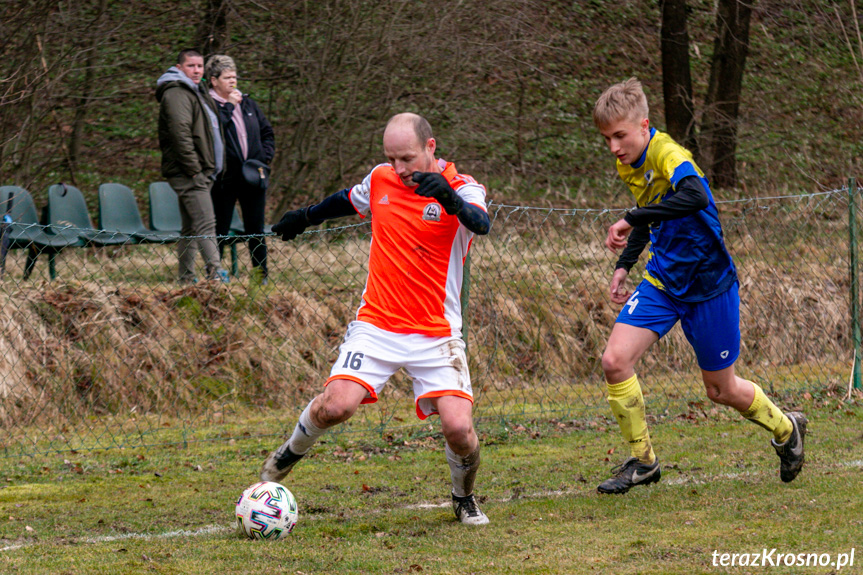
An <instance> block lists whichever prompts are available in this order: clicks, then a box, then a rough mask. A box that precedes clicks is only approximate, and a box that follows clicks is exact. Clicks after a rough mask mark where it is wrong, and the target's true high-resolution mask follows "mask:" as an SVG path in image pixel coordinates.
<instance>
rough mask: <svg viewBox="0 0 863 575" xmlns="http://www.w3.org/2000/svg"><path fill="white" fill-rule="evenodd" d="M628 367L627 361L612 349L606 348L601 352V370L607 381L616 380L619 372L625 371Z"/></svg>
mask: <svg viewBox="0 0 863 575" xmlns="http://www.w3.org/2000/svg"><path fill="white" fill-rule="evenodd" d="M630 368H631V366H630V365H629V362H628V361H626V359H625V358H623V357H621V356H620V354H618V353H616V352H615V351H614V350H611V349H606V350H605V352H604V353H603V354H602V371H603V373H605V376H606V379H608V380H609V381H612V380H613V381H616V380H617V379H619V378H618V377H617V376H618V375H619V374H621V373H624V372H627V371H628V370H629V369H630Z"/></svg>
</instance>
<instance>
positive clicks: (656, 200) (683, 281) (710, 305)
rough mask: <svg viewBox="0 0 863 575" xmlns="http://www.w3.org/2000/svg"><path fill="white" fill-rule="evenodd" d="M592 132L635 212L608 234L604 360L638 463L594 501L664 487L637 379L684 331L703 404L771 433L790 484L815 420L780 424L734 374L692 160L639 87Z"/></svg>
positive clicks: (728, 323)
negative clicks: (610, 265)
mask: <svg viewBox="0 0 863 575" xmlns="http://www.w3.org/2000/svg"><path fill="white" fill-rule="evenodd" d="M593 120H594V123H595V124H596V126H597V128H598V129H599V131H600V133H601V134H602V136H603V138H605V142H606V144H607V145H608V148H609V150H610V151H611V153H612V154H614V156H615V157H616V158H617V171H618V174H619V175H620V177H621V179H622V180H623V181H624V182H625V183H626V185H627V186H628V187H629V190H630V191H631V192H632V194H633V195H634V196H635V200H636V204H637V207H636V208H635V209H633V210H631V211H630V212H628V213H627V214H626V216H625V217H624V218H622V219H621V220H619V221H617V222H616V223H615V224H613V225H612V226H611V227H610V228H609V230H608V236H607V238H606V241H605V245H606V246H607V247H608V248H609V249H610V250H612V251H615V252H617V251H618V250H620V249H623V252H622V253H621V255H620V258H619V259H618V261H617V264H616V266H615V270H614V275H613V276H612V279H611V285H610V295H611V299H612V301H613V302H615V303H619V304H624V305H623V309H622V310H621V312H620V315H619V316H618V317H617V321H616V323H615V325H614V328H613V329H612V332H611V336H610V337H609V340H608V344H607V346H606V349H605V352H604V353H603V356H602V369H603V372H604V374H605V379H606V383H607V386H608V401H609V403H610V404H611V411H612V412H613V413H614V416H615V418H616V419H617V422H618V424H619V425H620V430H621V433H622V434H623V437H624V439H625V440H626V441H627V443H628V444H629V447H630V454H631V457H629V458H628V459H627V460H626V461H624V462H623V463H622V464H621V465H620V466H618V467H616V468H615V469H614V470H613V477H611V478H610V479H607V480H606V481H604V482H602V483H601V484H600V485H599V487H598V488H597V489H598V491H599V492H600V493H626V492H627V491H629V489H630V488H631V487H633V486H635V485H647V484H650V483H654V482H656V481H659V478H660V476H661V469H660V465H659V459H658V458H657V457H656V455H655V454H654V451H653V446H652V444H651V442H650V434H649V433H648V430H647V422H646V419H645V407H644V398H643V397H642V394H641V386H640V385H639V383H638V376H637V375H636V373H635V369H634V368H635V364H636V363H637V362H638V360H639V359H640V358H641V356H642V355H643V354H644V353H645V352H646V351H647V349H648V348H649V347H650V346H651V345H653V344H654V343H656V342H657V341H658V340H659V338H661V337H662V336H664V335H665V334H666V333H668V331H669V330H670V329H671V328H672V327H673V326H674V325H675V324H676V323H677V322H678V321H680V322H681V327H682V328H683V332H684V334H685V335H686V338H687V340H688V341H689V343H690V344H691V345H692V348H693V350H694V351H695V355H696V357H697V359H698V365H699V367H700V368H701V376H702V379H703V381H704V386H705V388H706V390H707V396H708V397H709V398H710V399H711V400H712V401H715V402H716V403H720V404H723V405H728V406H730V407H733V408H734V409H736V410H737V411H739V412H740V414H741V415H742V416H743V417H745V418H746V419H748V420H750V421H752V422H753V423H755V424H757V425H760V426H761V427H763V428H764V429H766V430H767V431H769V432H770V433H771V434H772V436H773V438H772V440H771V443H772V445H773V448H774V449H775V450H776V453H777V454H778V455H779V459H780V477H781V479H782V481H785V482H789V481H793V480H794V478H795V477H796V476H797V474H798V473H799V472H800V469H801V468H802V467H803V460H804V454H803V440H804V437H805V435H806V423H807V420H806V417H804V415H803V414H802V413H797V412H792V413H788V414H783V413H782V411H780V410H779V408H777V407H776V406H775V405H774V404H773V403H772V402H771V401H770V399H768V398H767V396H766V395H765V394H764V392H763V391H762V390H761V388H760V387H758V386H757V385H756V384H754V383H753V382H751V381H748V380H745V379H743V378H741V377H739V376H737V375H736V374H735V373H734V362H735V361H736V360H737V357H738V355H739V354H740V299H739V296H738V282H737V271H736V269H735V267H734V263H733V262H732V260H731V256H730V255H729V254H728V251H727V250H726V249H725V242H724V240H723V234H722V227H721V225H720V223H719V216H718V213H717V210H716V204H715V203H714V201H713V197H712V195H711V192H710V187H709V186H708V183H707V180H706V179H705V177H704V174H703V172H702V171H701V170H700V169H699V168H698V166H697V165H696V164H695V162H694V161H693V159H692V154H691V153H690V152H689V151H687V150H686V149H685V148H683V147H682V146H680V145H679V144H677V143H676V142H675V141H674V140H672V139H671V137H669V136H668V135H667V134H664V133H662V132H659V131H657V130H656V129H654V128H651V127H650V120H649V119H648V105H647V97H646V96H645V94H644V91H643V90H642V87H641V83H640V82H639V81H638V80H636V79H635V78H630V79H629V80H627V81H625V82H622V83H620V84H615V85H614V86H612V87H610V88H608V89H607V90H606V91H605V92H603V94H602V95H601V96H600V98H599V99H598V100H597V102H596V105H595V106H594V109H593ZM648 242H650V244H651V247H650V250H649V252H650V255H649V258H648V260H647V265H646V270H645V274H644V280H643V281H642V282H641V283H640V284H639V285H638V287H637V288H636V290H635V292H632V293H630V292H629V290H628V289H627V288H626V285H625V284H626V277H627V275H628V273H629V270H630V268H631V267H632V266H633V264H635V262H636V261H637V260H638V257H639V255H640V254H641V252H642V250H643V249H644V247H645V246H646V245H647V243H648Z"/></svg>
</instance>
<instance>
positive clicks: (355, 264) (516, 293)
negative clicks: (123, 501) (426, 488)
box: [0, 206, 850, 437]
mask: <svg viewBox="0 0 863 575" xmlns="http://www.w3.org/2000/svg"><path fill="white" fill-rule="evenodd" d="M798 208H799V206H798ZM756 214H757V212H756ZM612 217H614V214H609V215H597V212H589V213H587V214H580V213H578V214H577V213H570V212H562V211H559V212H549V211H547V210H535V211H525V210H510V211H506V210H505V209H502V208H501V209H498V210H497V212H496V221H495V229H494V231H493V234H492V235H491V236H489V237H487V238H478V239H477V240H476V241H475V242H474V247H473V250H472V253H471V291H470V296H469V302H470V307H469V313H468V316H467V325H466V330H467V333H468V342H469V355H470V363H471V373H472V376H473V382H474V388H475V392H476V394H477V415H478V416H481V417H482V416H490V417H507V416H510V415H512V414H527V413H539V412H570V411H573V410H578V409H583V408H585V407H587V408H590V407H595V406H596V405H598V404H601V394H600V390H601V383H602V379H601V372H600V369H599V359H600V357H601V354H602V350H603V348H604V345H605V341H606V339H607V337H608V334H609V332H610V330H611V327H612V326H613V324H614V320H615V317H616V314H617V312H618V308H617V307H614V306H611V305H610V304H609V303H608V300H607V297H606V290H607V282H608V279H609V278H610V275H611V270H612V268H613V265H612V263H613V260H612V257H611V255H610V254H608V252H607V251H606V250H605V249H604V247H603V245H602V240H603V239H604V230H605V228H606V227H607V225H608V222H609V220H610V218H612ZM795 217H796V218H798V219H797V220H795ZM812 217H814V216H813V213H812V210H811V209H805V206H804V208H799V209H797V210H791V211H790V212H788V213H785V214H783V218H784V219H778V218H774V220H773V221H772V223H773V224H775V225H777V226H779V225H782V226H787V227H784V228H783V227H777V228H776V229H774V230H770V229H765V228H763V227H762V226H759V224H760V223H761V222H760V221H758V220H757V219H753V218H747V216H746V214H744V213H741V214H736V215H734V214H733V218H732V223H731V225H729V226H728V243H729V246H732V249H733V250H734V251H735V252H736V251H739V252H740V254H741V255H740V257H738V258H737V263H738V269H739V272H740V276H741V280H742V281H741V299H742V301H743V307H742V310H741V314H742V318H741V320H742V321H741V328H742V337H743V346H744V347H743V353H742V355H741V361H740V362H739V364H738V365H739V371H740V372H741V373H742V374H743V375H744V376H747V377H749V378H751V379H755V380H756V381H759V382H761V383H762V384H764V385H766V386H767V388H768V389H771V390H772V391H774V392H789V393H791V392H795V391H797V390H805V389H812V388H816V387H824V386H831V385H832V386H842V385H844V384H845V382H846V381H847V373H848V371H849V369H850V343H849V341H848V336H847V334H848V333H849V320H848V315H849V314H848V303H847V297H846V294H845V291H846V290H847V269H846V264H845V258H846V255H845V254H847V248H845V247H844V246H843V245H842V241H843V237H842V230H841V226H838V225H837V224H835V223H834V222H833V221H832V220H827V221H828V224H827V225H825V226H823V228H824V229H821V228H819V227H817V226H815V227H812V226H810V225H809V220H810V219H811V218H812ZM801 219H802V221H801ZM744 224H745V225H744ZM367 230H368V228H367V227H365V226H361V227H358V228H352V229H347V230H336V231H329V232H323V233H312V234H306V235H305V236H304V237H303V238H302V239H301V240H300V241H297V242H292V243H287V244H286V243H282V242H275V241H272V242H270V247H271V267H272V271H271V278H272V281H271V283H270V284H269V285H268V286H264V287H261V286H257V285H256V284H254V282H252V281H251V280H248V281H247V278H245V277H242V278H240V280H239V281H237V280H235V281H234V282H232V283H230V284H228V285H221V284H215V283H208V282H203V283H199V284H196V285H193V286H177V285H176V284H173V283H172V281H171V280H170V279H167V278H170V276H171V274H172V273H173V266H174V265H175V261H176V260H175V259H174V256H173V255H172V249H173V248H172V247H170V246H146V247H145V246H132V247H126V248H122V249H121V250H117V251H115V252H113V253H108V252H104V253H103V252H88V251H84V250H80V251H69V252H67V253H64V254H62V255H61V256H60V258H59V260H60V261H59V262H58V270H59V272H60V278H61V279H60V280H59V281H56V282H52V283H47V282H38V281H37V282H33V283H23V282H16V281H8V280H9V279H10V278H16V277H19V276H18V272H17V270H16V265H17V264H19V263H20V262H19V261H16V260H15V258H12V259H11V260H10V264H11V265H10V268H11V273H10V274H9V275H7V281H6V282H5V283H4V284H3V288H2V290H0V303H2V309H3V311H2V314H0V381H2V384H0V395H2V397H3V404H2V408H0V423H2V427H3V428H4V429H5V430H6V431H8V432H9V433H10V437H11V436H12V434H16V433H17V432H20V431H21V430H23V429H25V428H27V427H29V426H30V424H32V423H35V422H37V421H38V423H39V426H41V427H42V428H44V427H45V426H46V423H45V422H46V421H51V422H56V423H57V426H56V427H57V430H59V432H62V427H63V426H64V425H66V426H69V427H70V428H72V427H75V426H76V425H77V424H79V423H83V424H84V426H85V427H86V428H88V429H89V430H91V431H92V429H93V428H94V427H96V428H98V427H100V426H104V428H105V429H107V430H111V429H126V428H130V429H136V428H137V429H140V428H142V426H143V429H144V430H145V431H147V432H153V431H154V426H155V427H156V428H158V426H160V425H163V423H159V422H156V423H146V424H144V423H143V422H147V421H149V420H148V419H147V417H146V416H147V414H159V415H160V416H163V417H165V418H171V419H172V421H173V418H179V419H181V420H188V419H189V418H191V419H193V420H194V419H195V418H197V417H207V415H206V414H212V413H220V414H228V413H230V412H238V411H241V410H248V408H250V407H251V408H253V409H263V410H266V409H284V408H286V407H291V406H296V405H301V404H303V403H304V401H305V400H306V399H308V398H309V397H311V396H312V395H314V394H315V393H317V391H318V390H319V389H320V385H321V383H322V382H323V380H324V379H325V378H326V376H327V374H328V373H329V369H330V366H331V362H332V361H333V360H334V358H335V357H336V356H337V348H338V345H339V344H340V343H341V338H342V335H343V332H344V327H345V325H346V324H347V323H348V322H349V321H350V320H351V319H352V318H353V317H354V314H355V310H356V307H357V305H358V304H359V297H360V293H361V291H362V286H363V283H364V281H365V273H366V272H365V262H366V259H367V257H368V240H369V238H368V235H367ZM812 230H816V231H817V230H820V234H816V233H814V232H813V231H812ZM802 234H810V235H809V236H808V237H807V236H803V235H802ZM244 252H245V250H244V249H243V248H241V254H242V257H243V258H245V256H246V254H245V253H244ZM735 255H736V254H735ZM22 259H23V258H22ZM636 275H637V274H636ZM75 277H77V278H79V279H74V278H75ZM161 278H166V279H161ZM634 279H637V278H634ZM639 372H640V373H641V374H642V376H643V379H644V380H645V386H646V389H647V390H648V393H649V394H650V395H651V396H652V399H651V401H652V402H654V404H662V403H663V402H665V403H669V402H675V401H680V400H681V399H683V400H688V401H698V400H701V399H702V397H703V394H702V392H701V389H700V382H699V380H698V378H697V375H696V374H697V367H696V366H695V364H694V361H693V355H692V352H691V349H690V347H689V344H688V343H687V342H686V339H685V338H684V336H683V334H682V332H681V331H680V329H679V328H675V329H674V330H672V332H671V333H670V334H669V335H668V337H666V338H664V339H663V340H662V342H661V343H660V345H658V346H656V348H655V349H654V350H652V351H651V353H650V354H648V355H647V356H646V357H645V358H644V361H643V363H642V365H641V366H640V367H639ZM410 395H411V392H410V383H409V382H408V381H407V380H406V379H405V378H396V379H395V380H394V382H393V383H392V385H391V386H390V388H389V389H388V390H387V392H386V393H384V394H383V396H382V398H381V401H380V402H379V403H378V404H377V405H376V406H374V407H372V408H369V409H366V410H364V416H363V419H360V420H358V421H357V422H356V423H355V425H357V426H362V425H366V426H369V427H379V426H382V425H383V426H385V425H387V424H392V425H395V424H400V423H402V422H404V421H405V419H407V420H408V421H413V416H412V415H411V410H412V406H411V405H410V402H409V401H405V397H410ZM128 414H135V415H134V418H135V421H136V422H137V423H134V422H132V421H131V420H130V418H129V416H128ZM46 435H48V436H50V435H51V433H50V432H49V433H46Z"/></svg>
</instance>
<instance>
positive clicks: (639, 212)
mask: <svg viewBox="0 0 863 575" xmlns="http://www.w3.org/2000/svg"><path fill="white" fill-rule="evenodd" d="M709 203H710V200H709V199H708V197H707V191H706V190H705V189H704V186H703V185H702V184H701V180H699V179H698V178H696V177H695V176H686V177H685V178H683V179H682V180H680V181H679V182H677V186H675V193H674V195H673V196H671V197H667V198H666V199H664V200H662V201H661V202H659V203H658V204H652V205H650V206H644V207H643V208H636V209H634V210H632V211H631V212H629V213H628V214H626V216H625V219H626V221H627V222H629V224H630V225H631V226H633V227H636V226H642V225H645V224H650V223H653V222H664V221H667V220H676V219H678V218H684V217H686V216H689V215H691V214H694V213H695V212H698V211H701V210H703V209H704V208H706V207H707V206H708V204H709Z"/></svg>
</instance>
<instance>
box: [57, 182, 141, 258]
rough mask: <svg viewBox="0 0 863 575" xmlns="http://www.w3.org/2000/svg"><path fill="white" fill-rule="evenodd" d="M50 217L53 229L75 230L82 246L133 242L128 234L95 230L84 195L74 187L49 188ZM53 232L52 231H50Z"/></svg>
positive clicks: (64, 185)
mask: <svg viewBox="0 0 863 575" xmlns="http://www.w3.org/2000/svg"><path fill="white" fill-rule="evenodd" d="M46 210H47V214H48V217H47V218H46V223H47V224H48V225H49V226H51V229H52V230H54V229H62V228H67V229H71V230H74V231H75V232H77V233H78V237H79V238H81V244H80V245H82V246H89V245H93V246H117V245H122V244H128V243H131V242H132V238H130V237H129V236H128V235H126V234H122V233H119V232H113V231H105V230H97V229H95V228H93V222H92V221H91V220H90V212H89V211H88V210H87V202H86V201H85V200H84V194H82V193H81V190H79V189H78V188H76V187H74V186H68V185H66V184H55V185H53V186H49V187H48V206H47V207H46ZM49 231H51V230H49Z"/></svg>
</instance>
